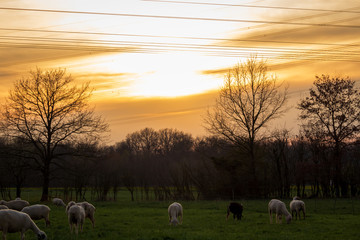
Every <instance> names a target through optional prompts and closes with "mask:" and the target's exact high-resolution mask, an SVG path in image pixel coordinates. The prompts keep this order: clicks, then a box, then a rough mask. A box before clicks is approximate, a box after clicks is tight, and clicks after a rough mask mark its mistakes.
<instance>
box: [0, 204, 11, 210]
mask: <svg viewBox="0 0 360 240" xmlns="http://www.w3.org/2000/svg"><path fill="white" fill-rule="evenodd" d="M3 209H9V208H8V207H7V206H5V205H0V210H3Z"/></svg>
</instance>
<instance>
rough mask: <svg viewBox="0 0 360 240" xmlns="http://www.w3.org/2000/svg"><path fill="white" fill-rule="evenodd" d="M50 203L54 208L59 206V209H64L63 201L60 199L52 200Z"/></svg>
mask: <svg viewBox="0 0 360 240" xmlns="http://www.w3.org/2000/svg"><path fill="white" fill-rule="evenodd" d="M52 202H53V204H54V205H55V206H61V207H66V205H65V203H64V201H63V200H62V199H60V198H53V199H52Z"/></svg>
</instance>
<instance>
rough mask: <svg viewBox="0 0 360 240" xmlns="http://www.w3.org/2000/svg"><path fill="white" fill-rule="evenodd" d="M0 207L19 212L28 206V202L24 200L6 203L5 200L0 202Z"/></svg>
mask: <svg viewBox="0 0 360 240" xmlns="http://www.w3.org/2000/svg"><path fill="white" fill-rule="evenodd" d="M0 205H5V206H7V207H8V208H10V209H14V210H17V211H21V209H23V208H24V207H27V206H29V205H30V204H29V202H28V201H25V200H10V201H8V202H7V201H5V200H1V201H0Z"/></svg>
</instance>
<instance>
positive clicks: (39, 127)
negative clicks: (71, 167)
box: [1, 69, 107, 201]
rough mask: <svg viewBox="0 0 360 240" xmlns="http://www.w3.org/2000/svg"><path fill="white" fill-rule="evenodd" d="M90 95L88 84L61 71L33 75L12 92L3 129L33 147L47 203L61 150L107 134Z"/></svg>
mask: <svg viewBox="0 0 360 240" xmlns="http://www.w3.org/2000/svg"><path fill="white" fill-rule="evenodd" d="M91 93H92V89H90V87H89V83H87V84H84V85H82V86H80V87H77V86H76V85H74V81H73V79H72V78H71V76H70V75H66V73H65V70H61V69H58V70H48V71H42V70H41V69H37V70H36V71H30V76H29V77H28V78H25V79H20V80H18V81H16V82H15V83H14V86H13V88H12V90H11V91H10V94H9V96H8V98H7V101H6V104H5V105H4V107H3V112H2V121H1V127H2V130H3V131H4V133H6V134H7V135H8V136H9V137H18V136H21V137H23V138H25V139H27V140H28V141H29V142H31V143H32V145H33V147H34V155H35V156H36V157H35V159H34V160H35V163H36V164H37V168H38V169H39V170H40V171H41V173H42V176H43V186H42V196H41V200H42V201H46V200H47V199H48V195H49V182H50V175H51V172H50V169H51V165H52V164H54V161H55V160H56V159H59V157H60V156H59V155H58V153H57V151H56V150H57V148H58V146H59V145H60V144H65V143H68V142H71V141H77V140H78V139H81V138H83V137H86V138H99V137H100V136H101V133H103V132H104V131H106V130H107V124H105V123H104V121H103V120H102V118H101V117H100V116H95V115H94V110H93V108H90V106H89V100H90V97H91Z"/></svg>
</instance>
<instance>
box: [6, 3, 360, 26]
mask: <svg viewBox="0 0 360 240" xmlns="http://www.w3.org/2000/svg"><path fill="white" fill-rule="evenodd" d="M0 10H9V11H31V12H50V13H66V14H88V15H107V16H119V17H139V18H160V19H175V20H196V21H218V22H238V23H239V22H241V23H255V24H259V23H266V24H277V25H296V26H313V27H335V28H355V29H360V25H338V24H326V23H301V22H286V21H263V20H246V19H230V18H205V17H184V16H165V15H148V14H130V13H106V12H88V11H72V10H55V9H39V8H12V7H0Z"/></svg>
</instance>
